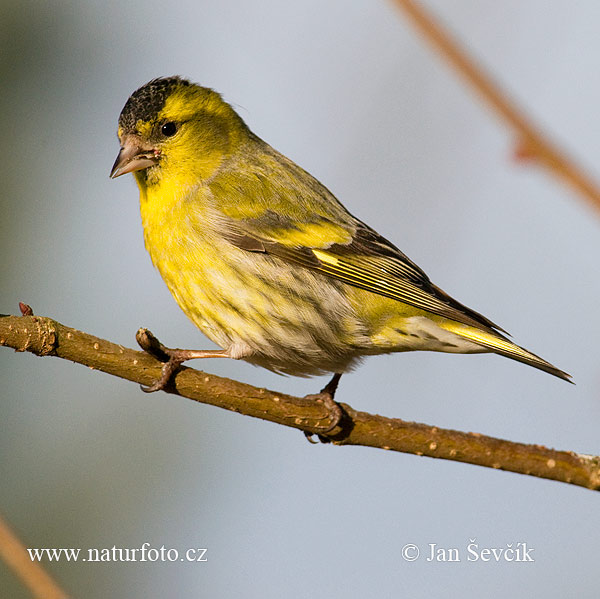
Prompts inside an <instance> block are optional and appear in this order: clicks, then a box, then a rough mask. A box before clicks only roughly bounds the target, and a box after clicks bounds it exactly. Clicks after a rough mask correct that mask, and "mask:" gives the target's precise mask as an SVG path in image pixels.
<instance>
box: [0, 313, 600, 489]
mask: <svg viewBox="0 0 600 599" xmlns="http://www.w3.org/2000/svg"><path fill="white" fill-rule="evenodd" d="M0 345H5V346H7V347H12V348H14V349H15V350H16V351H29V352H32V353H34V354H36V355H38V356H57V357H59V358H64V359H67V360H72V361H73V362H77V363H79V364H84V365H86V366H89V367H90V368H92V369H96V370H101V371H102V372H106V373H108V374H112V375H114V376H118V377H120V378H123V379H127V380H129V381H134V382H136V383H140V384H142V385H150V384H151V383H153V382H154V381H155V380H156V379H157V378H158V377H159V376H160V374H161V367H162V363H161V362H159V361H158V360H156V359H155V358H153V357H152V356H150V355H149V354H147V353H145V352H141V351H135V350H133V349H128V348H126V347H123V346H121V345H116V344H114V343H111V342H109V341H106V340H104V339H100V338H99V337H94V336H93V335H89V334H87V333H82V332H81V331H77V330H76V329H72V328H69V327H66V326H64V325H62V324H60V323H58V322H56V321H54V320H52V319H50V318H45V317H39V316H33V315H27V316H21V317H19V316H6V315H0ZM168 392H169V393H174V394H176V395H181V396H182V397H187V398H188V399H193V400H194V401H198V402H200V403H206V404H210V405H213V406H217V407H220V408H224V409H226V410H231V411H233V412H239V413H240V414H246V415H247V416H253V417H255V418H261V419H263V420H268V421H270V422H275V423H277V424H282V425H284V426H289V427H292V428H297V429H300V430H302V431H306V432H308V433H313V434H319V433H320V432H321V431H322V430H323V429H325V428H327V425H328V418H329V413H328V411H327V410H326V409H325V407H324V406H323V405H322V404H321V403H319V402H318V401H314V400H309V399H306V398H300V397H292V396H290V395H284V394H283V393H276V392H274V391H269V390H267V389H260V388H257V387H253V386H251V385H247V384H245V383H240V382H237V381H233V380H230V379H226V378H221V377H218V376H215V375H213V374H207V373H205V372H202V371H198V370H194V369H192V368H186V367H183V368H182V369H181V370H180V371H179V372H178V373H177V374H176V375H175V377H174V382H173V385H172V388H171V389H169V391H168ZM340 405H341V407H342V409H343V411H344V416H343V419H342V422H341V423H340V425H339V426H338V427H336V428H335V429H334V430H333V431H332V432H331V433H328V434H327V438H328V439H329V440H330V441H332V442H333V443H335V444H336V445H364V446H366V447H377V448H380V449H390V450H394V451H400V452H403V453H412V454H415V455H420V456H423V455H424V456H428V457H432V458H441V459H445V460H453V461H456V462H465V463H468V464H477V465H479V466H486V467H488V468H497V469H500V470H508V471H510V472H517V473H520V474H528V475H530V476H537V477H540V478H547V479H550V480H556V481H560V482H565V483H570V484H573V485H579V486H581V487H586V488H588V489H593V490H598V489H600V457H599V456H592V455H585V454H578V453H574V452H566V451H555V450H553V449H548V448H546V447H542V446H540V445H526V444H524V443H513V442H511V441H505V440H502V439H495V438H493V437H487V436H485V435H480V434H477V433H464V432H460V431H454V430H449V429H442V428H438V427H435V426H428V425H426V424H419V423H416V422H406V421H404V420H399V419H397V418H384V417H383V416H378V415H375V414H368V413H366V412H358V411H356V410H354V409H352V408H351V407H350V406H349V405H346V404H340Z"/></svg>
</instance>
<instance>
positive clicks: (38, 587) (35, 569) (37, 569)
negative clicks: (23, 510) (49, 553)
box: [0, 518, 67, 599]
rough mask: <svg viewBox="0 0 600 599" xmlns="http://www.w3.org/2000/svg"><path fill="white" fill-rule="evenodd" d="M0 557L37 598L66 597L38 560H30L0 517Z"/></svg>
mask: <svg viewBox="0 0 600 599" xmlns="http://www.w3.org/2000/svg"><path fill="white" fill-rule="evenodd" d="M0 558H2V559H3V560H4V562H5V563H6V565H7V566H8V567H9V568H10V569H11V570H12V571H13V572H14V573H15V574H16V575H17V576H18V577H19V578H20V579H21V581H22V582H23V584H24V585H25V586H26V587H27V588H28V589H29V590H30V591H31V594H32V595H33V596H34V597H36V598H38V599H67V594H66V593H65V592H64V591H63V590H62V589H60V588H59V587H58V586H57V585H56V583H55V582H54V580H52V578H50V576H49V575H48V574H47V573H46V571H45V570H44V569H43V568H42V566H40V564H39V563H38V562H35V561H32V560H31V558H30V557H29V553H28V552H27V549H25V547H24V545H23V543H21V541H20V540H19V539H18V538H17V537H16V536H15V533H14V532H13V531H12V530H10V528H9V527H8V525H7V524H6V523H5V522H4V521H3V520H2V518H0Z"/></svg>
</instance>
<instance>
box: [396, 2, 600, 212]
mask: <svg viewBox="0 0 600 599" xmlns="http://www.w3.org/2000/svg"><path fill="white" fill-rule="evenodd" d="M394 2H395V4H396V5H397V6H398V7H399V8H400V9H402V10H403V11H404V13H405V14H406V16H407V17H409V19H410V21H411V22H412V24H413V25H414V26H415V27H416V28H417V29H418V31H419V32H420V33H421V35H422V36H423V37H424V38H425V39H426V40H427V41H428V42H429V43H430V44H431V45H432V46H433V47H434V49H435V50H436V51H437V52H438V53H439V54H440V55H441V56H443V57H444V58H445V59H446V60H447V61H448V62H449V64H450V66H452V67H453V68H454V69H455V70H456V71H457V72H458V74H459V75H461V76H462V77H463V79H464V80H465V81H466V82H467V83H468V84H469V85H471V87H473V89H474V90H475V91H476V92H477V93H478V94H479V95H480V96H481V98H482V99H483V100H484V101H485V102H487V103H488V104H489V105H490V106H491V108H492V109H493V110H495V111H496V112H497V113H498V115H499V116H500V117H501V118H502V119H503V120H504V121H506V123H508V124H509V125H510V126H511V127H512V129H513V130H514V131H515V134H516V150H515V154H516V155H517V156H520V157H522V158H528V159H533V160H535V161H537V162H539V163H540V164H542V165H543V166H545V167H546V168H547V169H548V170H549V171H550V172H551V173H552V174H554V175H555V176H556V177H558V178H560V179H562V180H563V181H565V182H567V183H568V184H569V185H571V187H573V188H574V189H575V191H577V192H578V193H580V194H581V195H582V196H583V197H585V198H586V199H587V200H588V201H589V202H590V203H591V204H592V205H593V206H594V207H595V208H596V209H600V190H599V188H598V186H597V184H596V183H595V182H594V181H592V179H591V178H590V177H589V176H588V175H587V174H586V173H585V172H584V171H583V170H582V169H581V168H580V167H579V166H577V165H576V164H575V163H574V162H573V161H572V160H571V159H570V158H568V157H567V155H566V154H565V153H564V152H563V151H561V150H560V149H559V148H558V147H557V146H555V145H554V144H552V143H551V142H550V141H549V139H548V138H547V137H546V136H545V135H544V134H543V133H542V132H541V131H540V130H539V129H538V128H537V127H535V126H534V125H533V124H532V123H531V121H530V119H529V118H527V117H526V116H525V115H524V113H523V112H522V111H521V110H520V109H519V108H518V107H517V106H516V104H515V103H514V102H513V101H512V100H510V99H509V97H508V96H507V95H506V94H505V93H504V92H503V91H502V90H501V89H500V87H499V86H498V85H497V84H496V83H495V82H494V81H493V80H492V78H491V77H490V76H489V75H487V74H486V73H485V71H484V70H483V69H482V68H481V67H480V66H479V65H477V64H476V63H475V61H474V60H473V59H472V58H470V57H469V55H468V54H467V53H466V52H465V51H464V50H463V49H462V48H461V47H460V46H459V45H458V43H457V42H456V41H455V40H454V39H452V38H451V36H450V35H449V34H448V33H447V32H446V31H444V30H443V29H442V27H441V26H440V25H439V24H438V23H436V21H435V19H434V18H433V16H432V15H431V14H429V13H428V12H427V11H426V10H425V9H424V8H423V7H422V6H421V5H420V3H419V2H416V1H414V0H394Z"/></svg>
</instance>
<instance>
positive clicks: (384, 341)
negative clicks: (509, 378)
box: [111, 77, 570, 402]
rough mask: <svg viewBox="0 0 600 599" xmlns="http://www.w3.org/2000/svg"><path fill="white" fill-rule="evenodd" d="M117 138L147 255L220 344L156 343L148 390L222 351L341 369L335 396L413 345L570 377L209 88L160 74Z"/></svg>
mask: <svg viewBox="0 0 600 599" xmlns="http://www.w3.org/2000/svg"><path fill="white" fill-rule="evenodd" d="M118 136H119V140H120V145H121V150H120V152H119V155H118V157H117V159H116V161H115V164H114V166H113V168H112V171H111V177H113V178H114V177H119V176H120V175H124V174H125V173H134V176H135V179H136V181H137V184H138V187H139V190H140V208H141V215H142V223H143V227H144V240H145V244H146V248H147V250H148V252H149V253H150V256H151V258H152V262H153V263H154V265H155V266H156V268H158V270H159V272H160V274H161V275H162V277H163V279H164V280H165V282H166V284H167V285H168V287H169V289H170V291H171V293H172V294H173V296H174V298H175V299H176V301H177V303H178V304H179V306H180V307H181V308H182V310H183V311H184V312H185V313H186V314H187V316H188V317H189V318H190V319H191V320H192V321H193V322H194V323H195V324H196V326H198V328H199V329H201V330H202V332H203V333H204V334H205V335H206V336H207V337H209V338H210V339H212V340H213V341H214V342H215V343H216V344H217V345H218V346H220V347H221V348H222V349H221V350H207V351H194V350H179V349H174V350H169V349H167V348H164V347H163V346H161V348H162V350H163V356H164V354H167V356H168V358H169V360H168V362H167V363H166V365H165V367H164V368H163V376H162V377H161V379H160V380H159V381H157V382H156V383H155V384H154V385H153V386H152V387H150V388H149V389H148V390H151V391H154V390H157V389H162V388H164V387H165V385H166V384H167V383H168V381H169V379H170V377H171V376H172V374H173V372H174V371H175V370H176V369H177V368H178V367H179V365H180V364H181V362H183V361H184V360H188V359H191V358H207V357H223V358H235V359H243V360H246V361H248V362H251V363H252V364H257V365H260V366H263V367H265V368H268V369H269V370H272V371H275V372H278V373H285V374H291V375H296V376H312V375H319V374H323V373H334V377H333V379H332V381H331V383H330V384H329V385H328V386H327V387H326V388H325V389H324V390H323V392H322V394H323V393H325V395H326V396H328V397H329V399H330V400H331V402H332V401H333V393H334V392H335V388H336V386H337V382H338V380H339V377H340V376H341V374H342V373H343V372H347V371H349V370H351V369H352V368H353V367H354V366H356V365H357V364H358V363H359V362H360V360H361V359H362V358H364V357H365V356H369V355H376V354H386V353H390V352H402V351H412V350H429V351H441V352H452V353H461V354H470V353H481V352H494V353H496V354H500V355H503V356H507V357H509V358H513V359H514V360H518V361H520V362H524V363H525V364H529V365H530V366H534V367H535V368H539V369H540V370H544V371H546V372H549V373H550V374H553V375H554V376H557V377H559V378H561V379H565V380H569V378H570V375H568V374H567V373H565V372H563V371H562V370H559V369H558V368H556V367H555V366H553V365H552V364H550V363H548V362H546V361H545V360H543V359H542V358H540V357H538V356H536V355H535V354H532V353H531V352H529V351H527V350H526V349H524V348H522V347H519V346H518V345H515V344H514V343H512V342H511V341H510V340H509V339H507V337H506V336H505V335H504V334H503V333H504V332H505V331H503V330H502V329H501V328H500V327H498V326H497V325H495V324H494V323H493V322H491V321H490V320H488V319H487V318H485V317H484V316H482V315H481V314H479V313H477V312H475V311H474V310H471V309H470V308H467V307H466V306H463V305H462V304H460V303H459V302H457V301H456V300H454V299H453V298H451V297H450V296H449V295H447V294H446V293H445V292H444V291H442V290H441V289H440V288H439V287H436V286H435V285H434V284H433V283H432V282H431V281H430V280H429V277H428V276H427V275H426V274H425V273H424V272H423V271H422V270H421V269H420V268H419V267H418V266H417V265H416V264H415V263H414V262H412V261H411V260H410V259H409V258H408V257H407V256H405V255H404V254H403V253H402V252H401V251H400V250H399V249H398V248H396V246H394V245H393V244H392V243H390V242H389V241H387V240H386V239H384V238H383V237H382V236H381V235H379V234H378V233H377V232H376V231H374V230H373V229H371V228H370V227H369V226H368V225H366V224H365V223H363V222H361V221H360V220H358V219H357V218H356V217H354V216H352V215H351V214H350V213H349V212H348V211H347V210H346V209H345V208H344V207H343V206H342V204H340V202H339V201H338V200H337V199H336V198H335V197H334V196H333V194H332V193H331V192H330V191H329V190H328V189H327V188H326V187H324V186H323V185H322V184H321V183H319V181H317V180H316V179H315V178H314V177H312V176H311V175H310V174H309V173H307V172H306V171H305V170H303V169H302V168H300V167H299V166H298V165H297V164H295V163H294V162H292V161H291V160H289V159H288V158H286V157H285V156H283V155H282V154H280V153H279V152H277V151H276V150H274V149H273V148H272V147H271V146H269V145H268V144H267V143H265V142H264V141H263V140H261V139H259V138H258V137H257V136H256V135H254V133H252V131H250V129H249V128H248V126H247V125H246V124H245V123H244V121H243V120H242V119H241V118H240V116H239V115H238V114H237V113H236V112H235V111H234V110H233V108H232V107H231V106H230V105H229V104H227V103H226V102H225V101H224V100H223V99H222V98H221V96H220V95H219V94H218V93H216V92H214V91H213V90H211V89H208V88H205V87H200V86H199V85H195V84H192V83H190V82H189V81H186V80H184V79H181V78H179V77H169V78H163V79H154V80H153V81H150V82H149V83H147V84H146V85H144V86H143V87H141V88H140V89H138V90H137V91H135V92H134V93H133V94H132V95H131V97H130V98H129V99H128V100H127V103H126V104H125V106H124V108H123V110H122V112H121V115H120V117H119V128H118ZM146 348H147V347H146ZM165 359H166V358H165Z"/></svg>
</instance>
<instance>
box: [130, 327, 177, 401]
mask: <svg viewBox="0 0 600 599" xmlns="http://www.w3.org/2000/svg"><path fill="white" fill-rule="evenodd" d="M135 338H136V341H137V342H138V345H139V346H140V347H141V348H142V349H143V350H144V351H145V352H147V353H149V354H150V355H151V356H152V357H154V358H156V359H157V360H160V361H161V362H164V364H163V367H162V374H161V376H160V378H159V379H157V380H156V381H154V383H152V385H150V386H149V387H144V386H143V385H140V389H141V390H142V391H144V393H154V392H155V391H164V390H165V389H167V388H168V387H169V385H170V383H171V379H172V377H173V375H174V374H175V373H176V372H177V371H178V370H179V367H180V366H181V364H182V363H183V362H185V360H186V359H187V358H186V357H185V355H184V354H185V353H186V351H187V350H181V349H171V348H169V347H166V346H165V345H163V344H162V343H161V342H160V341H159V340H158V339H157V338H156V337H155V336H154V335H153V334H152V333H151V332H150V331H149V330H148V329H139V331H138V332H137V333H136V335H135Z"/></svg>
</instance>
